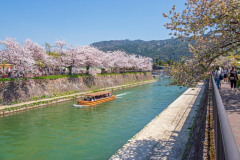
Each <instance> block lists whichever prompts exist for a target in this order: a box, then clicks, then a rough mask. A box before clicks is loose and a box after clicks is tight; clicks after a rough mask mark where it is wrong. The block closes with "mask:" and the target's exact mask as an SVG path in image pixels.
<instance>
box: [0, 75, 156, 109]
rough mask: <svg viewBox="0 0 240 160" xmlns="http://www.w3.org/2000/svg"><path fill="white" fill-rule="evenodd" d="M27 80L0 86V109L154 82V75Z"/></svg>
mask: <svg viewBox="0 0 240 160" xmlns="http://www.w3.org/2000/svg"><path fill="white" fill-rule="evenodd" d="M54 77H55V76H53V78H52V79H28V80H17V81H1V82H0V106H1V105H12V104H19V103H23V102H28V101H36V100H39V99H47V98H54V97H59V96H67V95H70V94H75V93H79V92H88V91H92V90H98V89H101V88H108V87H114V86H119V85H124V84H130V83H135V82H141V81H145V80H152V79H154V78H153V76H152V74H151V72H144V73H142V72H140V73H118V74H110V75H108V74H107V75H104V74H103V75H98V76H95V77H94V76H82V77H65V78H54Z"/></svg>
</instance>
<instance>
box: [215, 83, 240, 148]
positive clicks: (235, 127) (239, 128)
mask: <svg viewBox="0 0 240 160" xmlns="http://www.w3.org/2000/svg"><path fill="white" fill-rule="evenodd" d="M219 91H220V95H221V98H222V101H223V105H224V107H225V110H226V113H227V116H228V120H229V123H230V125H231V127H232V131H233V135H234V137H235V140H236V142H237V145H238V149H239V150H240V91H239V90H238V91H234V90H233V91H232V90H231V87H230V84H229V83H228V84H222V87H221V89H220V90H219Z"/></svg>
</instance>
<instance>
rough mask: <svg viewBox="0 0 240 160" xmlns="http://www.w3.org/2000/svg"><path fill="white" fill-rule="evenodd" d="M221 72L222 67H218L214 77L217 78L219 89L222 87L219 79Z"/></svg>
mask: <svg viewBox="0 0 240 160" xmlns="http://www.w3.org/2000/svg"><path fill="white" fill-rule="evenodd" d="M220 74H221V72H220V69H219V67H217V68H216V70H215V72H214V79H215V82H216V85H217V87H218V89H220V79H219V77H220Z"/></svg>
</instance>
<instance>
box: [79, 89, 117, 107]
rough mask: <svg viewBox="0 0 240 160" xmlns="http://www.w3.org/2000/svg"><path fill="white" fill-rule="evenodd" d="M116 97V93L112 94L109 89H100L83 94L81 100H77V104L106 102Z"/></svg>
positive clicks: (90, 104)
mask: <svg viewBox="0 0 240 160" xmlns="http://www.w3.org/2000/svg"><path fill="white" fill-rule="evenodd" d="M114 99H116V95H112V94H111V91H100V92H95V93H89V94H85V95H84V99H83V100H79V101H78V105H83V106H94V105H96V104H99V103H104V102H108V101H111V100H114Z"/></svg>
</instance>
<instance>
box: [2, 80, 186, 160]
mask: <svg viewBox="0 0 240 160" xmlns="http://www.w3.org/2000/svg"><path fill="white" fill-rule="evenodd" d="M169 82H170V80H169V78H163V79H160V80H159V81H158V82H156V83H151V84H146V85H142V86H137V87H132V88H128V89H123V90H119V91H114V94H116V95H117V99H116V100H114V101H110V102H107V103H104V104H99V105H96V106H94V107H86V108H76V107H73V104H74V103H76V102H77V101H70V102H65V103H59V104H55V105H49V106H46V107H42V108H37V109H32V110H28V111H22V112H18V113H15V114H10V115H4V116H2V117H0V159H4V160H5V159H6V160H8V159H9V160H10V159H11V160H12V159H14V160H15V159H24V160H32V159H34V160H43V159H58V160H66V159H71V160H79V159H81V160H98V159H99V160H104V159H108V158H110V157H111V156H112V155H113V154H114V153H115V152H117V150H118V149H120V148H121V147H122V146H123V145H124V144H125V143H126V142H127V141H128V140H129V139H131V138H132V137H133V136H134V135H135V134H136V133H138V132H139V131H140V130H141V129H142V128H144V126H145V125H147V124H148V123H149V122H150V121H151V120H152V119H153V118H155V117H156V116H157V115H158V114H159V113H160V112H161V111H163V110H164V109H165V108H166V107H167V106H168V105H170V104H171V103H172V102H173V101H174V100H175V99H176V98H177V97H179V96H180V95H181V94H182V93H183V92H184V91H185V90H186V88H182V89H179V87H177V86H168V87H166V86H165V85H166V84H168V83H169Z"/></svg>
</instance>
